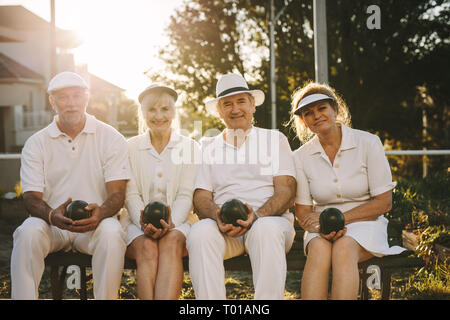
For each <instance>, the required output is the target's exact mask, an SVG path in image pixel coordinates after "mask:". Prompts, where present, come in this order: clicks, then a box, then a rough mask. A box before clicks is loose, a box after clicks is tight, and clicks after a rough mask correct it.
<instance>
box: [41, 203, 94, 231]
mask: <svg viewBox="0 0 450 320" xmlns="http://www.w3.org/2000/svg"><path fill="white" fill-rule="evenodd" d="M71 202H72V198H68V199H67V201H66V202H64V203H63V204H61V205H60V206H59V207H57V208H56V209H54V210H53V212H51V213H50V214H49V220H50V222H51V224H52V225H54V226H56V227H58V228H60V229H63V230H69V231H72V232H78V233H83V232H88V231H92V230H95V229H96V228H97V226H98V225H99V223H100V221H101V220H102V217H101V212H100V207H99V205H98V204H96V203H90V204H88V205H87V207H86V208H85V209H86V210H89V211H91V216H90V217H89V218H86V219H81V220H72V219H70V218H67V217H66V216H65V215H64V213H65V211H66V207H67V206H68V205H69V204H70V203H71Z"/></svg>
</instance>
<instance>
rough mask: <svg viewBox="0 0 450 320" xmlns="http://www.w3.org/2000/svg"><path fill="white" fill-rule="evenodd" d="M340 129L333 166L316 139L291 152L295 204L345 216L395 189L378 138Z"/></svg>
mask: <svg viewBox="0 0 450 320" xmlns="http://www.w3.org/2000/svg"><path fill="white" fill-rule="evenodd" d="M340 126H341V128H342V141H341V146H340V148H339V150H338V152H337V154H336V157H335V159H334V163H333V165H332V164H331V162H330V159H329V158H328V156H327V155H326V153H325V151H324V150H323V148H322V145H321V144H320V141H319V138H318V137H317V136H314V138H312V139H311V140H310V141H308V142H307V143H306V144H304V145H303V146H301V147H300V148H299V149H297V150H296V151H294V159H295V166H296V171H297V196H296V203H298V204H301V205H310V206H313V205H314V206H316V211H322V210H323V209H325V208H327V207H335V208H338V209H340V210H341V211H343V212H345V211H348V210H350V209H352V208H354V207H356V206H359V205H361V204H362V203H365V202H368V201H369V200H370V199H371V198H372V197H374V196H376V195H379V194H382V193H384V192H386V191H388V190H391V189H393V188H394V187H395V185H396V183H395V182H393V181H392V175H391V170H390V167H389V162H388V161H387V159H386V156H385V153H384V149H383V145H382V144H381V141H380V138H378V136H376V135H373V134H371V133H368V132H365V131H361V130H356V129H352V128H348V127H347V126H345V125H343V124H340Z"/></svg>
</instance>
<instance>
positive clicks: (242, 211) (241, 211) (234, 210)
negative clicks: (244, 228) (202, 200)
mask: <svg viewBox="0 0 450 320" xmlns="http://www.w3.org/2000/svg"><path fill="white" fill-rule="evenodd" d="M220 216H221V217H222V221H223V222H224V223H231V224H232V225H234V226H236V227H238V226H239V224H238V223H237V222H236V220H238V219H241V220H244V221H245V220H247V216H248V209H247V207H246V206H245V204H244V203H243V202H242V201H240V200H238V199H231V200H228V201H227V202H225V203H224V204H223V205H222V208H221V209H220Z"/></svg>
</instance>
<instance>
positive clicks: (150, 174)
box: [124, 130, 200, 227]
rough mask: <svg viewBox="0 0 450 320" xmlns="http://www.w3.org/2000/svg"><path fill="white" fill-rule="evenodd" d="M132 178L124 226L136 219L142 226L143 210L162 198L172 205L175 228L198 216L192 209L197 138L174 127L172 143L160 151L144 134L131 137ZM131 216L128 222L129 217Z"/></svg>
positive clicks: (147, 134) (129, 150)
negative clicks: (177, 130)
mask: <svg viewBox="0 0 450 320" xmlns="http://www.w3.org/2000/svg"><path fill="white" fill-rule="evenodd" d="M128 152H129V162H130V168H131V179H130V181H129V183H128V185H127V196H126V199H125V207H126V208H127V211H128V216H129V219H128V218H125V221H124V225H127V224H128V223H130V221H129V220H130V219H131V222H133V223H134V224H135V225H137V226H138V227H140V223H139V219H140V214H141V213H140V212H141V210H143V209H144V207H145V206H146V205H147V204H148V203H149V202H151V201H161V202H163V203H165V204H167V205H170V206H171V215H172V222H173V223H174V225H175V226H176V227H178V226H180V225H181V224H183V223H185V222H188V223H190V224H192V223H193V222H195V220H196V217H195V216H194V215H193V213H192V212H191V210H192V208H193V205H192V196H193V194H194V181H195V175H196V173H197V166H198V165H197V164H196V163H195V159H194V158H199V156H198V155H199V154H200V147H199V146H198V143H197V142H196V141H195V140H192V139H190V138H188V137H185V136H182V135H180V134H178V133H176V132H175V131H174V130H172V133H171V136H170V140H169V143H168V144H167V145H166V147H165V148H164V150H163V151H162V152H161V154H159V153H158V152H157V151H156V150H155V148H154V147H153V145H152V143H151V141H150V134H149V131H148V130H147V131H146V132H145V133H143V134H141V135H138V136H135V137H132V138H130V139H129V140H128ZM126 219H128V221H127V220H126Z"/></svg>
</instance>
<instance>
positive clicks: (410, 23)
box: [149, 0, 450, 169]
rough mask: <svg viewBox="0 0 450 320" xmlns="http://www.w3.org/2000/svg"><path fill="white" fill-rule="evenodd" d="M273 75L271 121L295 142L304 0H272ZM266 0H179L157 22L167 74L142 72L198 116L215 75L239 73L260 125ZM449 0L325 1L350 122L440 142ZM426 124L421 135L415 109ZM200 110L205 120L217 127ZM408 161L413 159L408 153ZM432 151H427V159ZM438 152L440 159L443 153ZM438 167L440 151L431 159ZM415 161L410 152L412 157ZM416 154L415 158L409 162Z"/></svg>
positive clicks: (309, 65) (307, 73) (407, 142)
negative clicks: (181, 95)
mask: <svg viewBox="0 0 450 320" xmlns="http://www.w3.org/2000/svg"><path fill="white" fill-rule="evenodd" d="M286 4H288V6H287V7H286V10H285V11H284V12H283V14H282V15H281V16H280V18H279V20H278V21H277V24H276V27H275V32H276V36H275V39H276V45H275V48H276V66H277V67H276V74H277V79H276V80H277V82H276V84H277V119H279V122H280V124H279V129H280V130H283V131H284V132H285V133H286V134H287V135H288V137H289V140H290V141H291V146H292V148H293V149H295V148H297V147H298V146H299V144H300V142H299V141H298V140H296V139H295V137H294V132H293V131H292V130H289V128H286V127H283V126H282V125H281V124H286V123H288V122H289V110H290V98H291V94H292V92H293V91H294V89H295V88H297V87H299V86H301V85H302V84H303V83H305V82H306V81H308V80H313V79H314V50H313V32H312V28H311V26H312V25H313V23H312V22H313V11H312V1H305V0H293V1H288V0H276V1H275V5H276V8H277V9H276V11H277V12H278V11H279V10H280V9H281V8H282V7H283V6H285V5H286ZM267 5H268V1H263V0H245V1H237V0H227V1H200V0H193V1H186V2H185V3H184V5H183V6H182V7H181V8H180V9H179V10H178V11H177V12H176V13H175V14H174V16H173V17H172V20H171V23H170V25H169V27H168V29H167V35H168V37H169V39H170V45H169V46H167V47H165V48H161V52H160V53H161V59H162V61H163V62H164V64H163V65H164V68H167V70H168V71H169V75H163V73H162V72H161V70H159V71H158V74H156V73H155V72H152V70H150V71H149V76H150V77H152V79H154V80H156V79H160V80H161V79H162V80H165V81H172V84H173V85H174V86H175V87H176V88H177V89H178V90H180V91H183V92H185V99H184V100H183V109H184V110H186V112H185V115H191V117H196V118H197V119H202V118H204V109H203V108H204V107H203V106H204V99H205V98H206V97H213V96H214V95H215V92H214V91H215V84H216V81H217V78H218V76H219V75H221V74H224V73H226V72H233V71H236V72H240V73H242V74H244V75H245V77H246V78H247V80H249V84H250V85H251V86H253V87H257V88H259V89H262V90H263V91H264V92H265V93H266V96H267V99H266V102H265V104H264V105H263V106H261V107H258V108H257V112H256V114H255V119H256V123H257V124H258V125H259V126H262V127H269V126H270V106H269V99H268V97H269V94H270V92H269V86H268V80H269V79H268V77H269V72H268V70H269V61H268V59H269V54H268V47H269V42H268V37H267V34H268V13H267V8H268V6H267ZM369 5H377V6H378V7H379V8H380V14H381V29H369V28H368V27H367V19H368V18H369V16H370V15H369V14H368V13H367V8H368V6H369ZM448 9H449V5H448V3H447V2H446V1H444V0H441V1H431V0H410V1H399V0H384V1H381V0H370V1H369V0H363V1H355V2H349V1H345V0H335V1H327V29H328V61H329V79H330V84H331V85H332V86H334V87H335V88H336V89H337V91H338V92H339V93H340V94H341V95H342V96H343V97H344V99H345V100H346V102H347V104H348V105H349V108H350V111H351V114H352V120H353V125H354V127H356V128H359V129H362V130H368V131H370V132H374V133H377V134H378V135H379V136H380V138H381V139H382V141H385V142H386V143H387V144H389V145H391V146H393V147H395V148H401V149H408V148H414V149H419V148H422V147H428V148H447V149H448V148H449V134H448V129H447V130H444V131H445V132H444V133H443V132H442V131H443V128H448V127H449V125H448V124H449V117H448V114H449V112H448V110H449V104H450V101H449V96H450V91H449V85H450V79H449V77H450V76H449V74H448V72H437V70H449V69H450V68H449V59H448V57H449V39H450V36H449V21H450V19H449V10H448ZM423 113H425V114H427V119H428V129H427V130H428V131H427V136H428V138H427V139H426V140H424V139H423V137H422V129H423V128H422V114H423ZM220 125H221V124H220V122H219V121H217V119H211V118H209V121H208V122H204V126H205V127H204V128H203V129H204V130H205V129H206V128H207V127H208V126H220ZM416 160H417V159H416ZM433 160H434V159H433ZM447 160H448V159H447ZM434 161H437V162H439V163H441V169H442V168H444V167H445V163H447V164H448V161H446V159H443V158H440V160H434ZM416 162H417V161H416ZM417 163H418V162H417Z"/></svg>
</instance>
